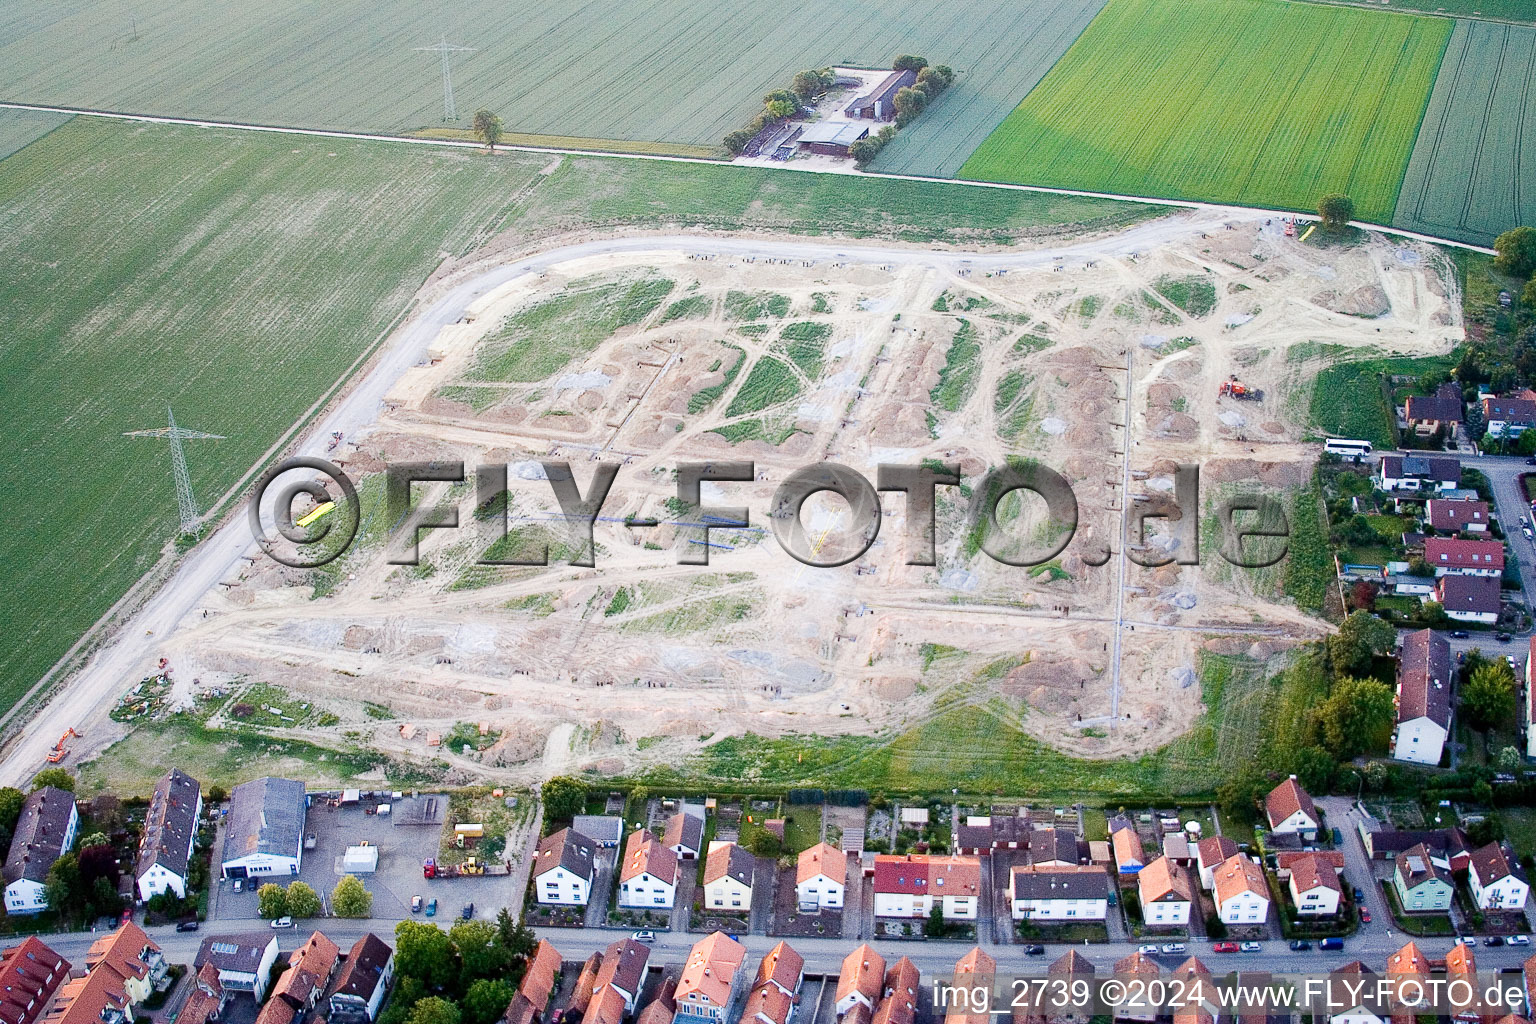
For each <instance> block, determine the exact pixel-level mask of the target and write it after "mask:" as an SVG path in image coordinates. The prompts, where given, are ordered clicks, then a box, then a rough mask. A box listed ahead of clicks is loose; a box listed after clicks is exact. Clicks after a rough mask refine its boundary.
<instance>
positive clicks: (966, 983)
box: [944, 946, 997, 1024]
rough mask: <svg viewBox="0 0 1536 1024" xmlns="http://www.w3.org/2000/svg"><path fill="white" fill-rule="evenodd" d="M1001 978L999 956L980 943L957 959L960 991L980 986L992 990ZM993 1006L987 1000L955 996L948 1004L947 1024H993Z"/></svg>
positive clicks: (957, 980)
mask: <svg viewBox="0 0 1536 1024" xmlns="http://www.w3.org/2000/svg"><path fill="white" fill-rule="evenodd" d="M996 978H997V960H995V959H994V958H993V957H992V956H991V955H990V954H989V953H987V952H986V951H985V950H983V949H982V948H981V947H980V946H976V947H975V948H973V949H972V950H971V951H970V952H969V953H967V954H965V956H963V957H961V958H960V959H959V960H957V961H956V962H955V983H954V988H955V990H956V992H957V993H970V992H974V991H977V990H978V989H979V990H982V991H986V992H990V991H991V990H992V986H993V984H994V983H995V981H996ZM990 1011H991V1006H990V1005H988V1003H986V1002H984V1003H983V1004H982V1005H980V1006H978V1005H976V1004H975V1003H974V1002H971V1001H969V1000H968V999H965V998H956V999H954V1000H953V1001H952V1002H951V1003H950V1004H949V1006H948V1007H947V1008H946V1012H945V1014H944V1021H945V1024H992V1017H991V1012H990Z"/></svg>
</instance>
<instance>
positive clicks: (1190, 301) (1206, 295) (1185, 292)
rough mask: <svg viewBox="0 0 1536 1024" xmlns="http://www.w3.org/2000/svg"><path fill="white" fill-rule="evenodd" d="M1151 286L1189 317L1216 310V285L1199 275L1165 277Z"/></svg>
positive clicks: (1203, 314)
mask: <svg viewBox="0 0 1536 1024" xmlns="http://www.w3.org/2000/svg"><path fill="white" fill-rule="evenodd" d="M1152 286H1153V287H1154V288H1156V289H1157V291H1158V294H1160V295H1162V297H1163V298H1165V299H1167V300H1168V301H1169V302H1171V303H1173V304H1174V305H1175V306H1178V307H1179V308H1180V309H1182V310H1183V311H1184V312H1186V313H1188V314H1189V315H1190V316H1194V317H1201V316H1205V315H1207V314H1208V313H1210V311H1211V310H1213V309H1215V308H1216V284H1215V282H1213V281H1212V280H1211V279H1210V278H1208V277H1203V276H1201V275H1199V274H1190V275H1188V276H1186V277H1174V276H1172V275H1165V276H1163V277H1160V278H1158V279H1157V280H1156V281H1154V282H1153V283H1152ZM1191 340H1193V339H1191ZM1165 348H1166V346H1165ZM1159 351H1161V350H1159Z"/></svg>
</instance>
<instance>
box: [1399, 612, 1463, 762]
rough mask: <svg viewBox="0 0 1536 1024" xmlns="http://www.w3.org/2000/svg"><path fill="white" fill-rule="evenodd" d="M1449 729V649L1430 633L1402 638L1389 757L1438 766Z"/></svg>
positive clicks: (1439, 638)
mask: <svg viewBox="0 0 1536 1024" xmlns="http://www.w3.org/2000/svg"><path fill="white" fill-rule="evenodd" d="M1450 729H1451V645H1450V642H1449V641H1447V640H1446V638H1445V637H1443V636H1441V635H1440V634H1438V633H1436V632H1434V631H1433V630H1428V629H1421V630H1418V631H1417V632H1414V633H1409V634H1408V635H1407V636H1406V637H1404V638H1403V645H1402V648H1401V649H1400V650H1399V651H1398V654H1397V728H1396V731H1395V732H1394V734H1393V737H1392V756H1393V757H1395V758H1397V759H1398V760H1399V761H1413V762H1415V763H1417V764H1430V765H1438V764H1439V763H1440V755H1441V753H1442V752H1443V751H1444V749H1445V738H1446V736H1447V735H1448V734H1449V733H1450Z"/></svg>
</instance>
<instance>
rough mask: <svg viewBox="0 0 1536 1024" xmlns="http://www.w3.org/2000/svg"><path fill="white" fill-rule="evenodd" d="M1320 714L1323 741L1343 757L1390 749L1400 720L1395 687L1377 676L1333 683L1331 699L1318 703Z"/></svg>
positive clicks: (1335, 753) (1319, 721)
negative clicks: (1393, 730) (1393, 690)
mask: <svg viewBox="0 0 1536 1024" xmlns="http://www.w3.org/2000/svg"><path fill="white" fill-rule="evenodd" d="M1317 716H1318V723H1319V724H1320V725H1321V726H1322V729H1323V743H1324V745H1325V746H1326V747H1327V749H1328V750H1329V752H1330V753H1332V754H1333V756H1334V757H1336V758H1338V759H1339V760H1341V761H1347V760H1349V759H1351V758H1353V757H1357V756H1359V755H1361V754H1374V753H1379V752H1381V751H1384V750H1385V749H1386V746H1387V741H1388V739H1390V738H1391V735H1392V723H1393V722H1394V721H1396V719H1397V710H1396V707H1395V706H1394V701H1393V695H1392V687H1390V686H1388V685H1387V684H1386V683H1383V682H1379V681H1378V680H1375V679H1355V678H1353V677H1349V676H1346V677H1344V678H1343V679H1340V680H1339V681H1338V682H1336V683H1334V684H1333V691H1332V692H1331V693H1330V694H1329V695H1328V699H1327V700H1325V701H1323V703H1322V704H1320V705H1318V708H1317Z"/></svg>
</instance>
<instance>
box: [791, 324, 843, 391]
mask: <svg viewBox="0 0 1536 1024" xmlns="http://www.w3.org/2000/svg"><path fill="white" fill-rule="evenodd" d="M779 337H780V338H781V339H782V340H783V341H784V343H785V345H784V351H785V352H786V353H787V354H788V355H789V360H790V362H792V363H794V364H795V365H796V366H798V367H800V372H802V373H804V374H805V376H806V378H807V379H809V380H812V381H814V380H818V379H819V378H820V377H821V360H822V358H823V357H824V356H825V354H826V347H827V339H828V338H830V337H832V325H831V324H823V323H817V322H815V321H814V320H802V321H800V322H799V323H793V324H788V325H786V326H785V328H784V329H783V330H782V331H780V332H779Z"/></svg>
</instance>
